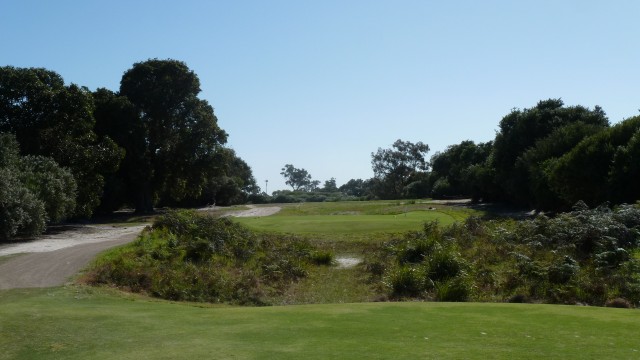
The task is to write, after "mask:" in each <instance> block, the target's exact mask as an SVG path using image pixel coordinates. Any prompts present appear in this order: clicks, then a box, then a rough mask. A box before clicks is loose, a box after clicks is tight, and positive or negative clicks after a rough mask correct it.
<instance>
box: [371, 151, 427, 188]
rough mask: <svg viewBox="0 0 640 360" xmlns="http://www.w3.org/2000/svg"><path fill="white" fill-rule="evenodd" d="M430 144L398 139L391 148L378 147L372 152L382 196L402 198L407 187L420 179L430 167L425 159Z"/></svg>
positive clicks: (373, 164) (374, 171) (372, 163)
mask: <svg viewBox="0 0 640 360" xmlns="http://www.w3.org/2000/svg"><path fill="white" fill-rule="evenodd" d="M428 152H429V145H427V144H424V143H422V142H421V141H419V142H417V143H415V144H414V143H412V142H410V141H402V140H400V139H398V140H396V141H395V142H394V143H393V145H392V147H391V148H390V149H382V148H378V151H377V152H375V153H371V166H372V168H373V174H374V178H375V179H376V181H377V183H378V186H377V191H376V193H377V195H378V196H380V197H381V198H401V197H402V195H403V191H405V187H406V186H408V185H409V184H410V183H411V182H414V181H420V180H421V177H422V175H424V173H425V171H426V170H427V168H428V163H427V161H426V160H425V156H426V154H427V153H428Z"/></svg>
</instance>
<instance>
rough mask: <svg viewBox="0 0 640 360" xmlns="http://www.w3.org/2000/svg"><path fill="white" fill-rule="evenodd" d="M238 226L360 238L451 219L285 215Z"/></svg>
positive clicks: (414, 214) (430, 213)
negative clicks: (357, 235) (356, 236)
mask: <svg viewBox="0 0 640 360" xmlns="http://www.w3.org/2000/svg"><path fill="white" fill-rule="evenodd" d="M237 221H238V222H240V223H242V224H245V225H247V226H248V227H250V228H252V229H254V230H261V231H273V232H283V233H299V234H364V233H379V232H387V233H395V232H402V231H411V230H418V229H420V228H421V227H422V225H423V224H424V223H425V222H427V221H438V222H439V223H440V224H442V225H449V224H451V223H453V222H455V221H456V218H454V217H453V216H452V215H450V214H448V213H446V212H442V211H437V210H424V211H411V212H408V213H402V214H393V215H286V216H284V215H283V216H266V217H260V218H238V219H237Z"/></svg>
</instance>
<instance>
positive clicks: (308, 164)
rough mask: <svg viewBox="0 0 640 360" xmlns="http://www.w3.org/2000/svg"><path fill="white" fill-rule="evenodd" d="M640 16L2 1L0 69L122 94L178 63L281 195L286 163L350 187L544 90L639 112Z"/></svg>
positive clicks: (489, 8) (531, 101) (616, 4)
mask: <svg viewBox="0 0 640 360" xmlns="http://www.w3.org/2000/svg"><path fill="white" fill-rule="evenodd" d="M639 18H640V1H636V0H628V1H624V0H608V1H606V0H602V1H589V0H579V1H570V0H566V1H563V0H554V1H544V0H535V1H533V0H531V1H524V0H523V1H514V0H505V1H497V0H484V1H477V0H468V1H465V0H458V1H454V0H452V1H430V0H422V1H419V0H415V1H412V0H388V1H379V0H321V1H320V0H319V1H307V0H295V1H294V0H261V1H258V0H255V1H249V0H227V1H215V0H208V1H207V0H202V1H195V0H181V1H161V0H144V1H137V0H110V1H97V0H96V1H92V0H55V1H53V0H40V1H35V0H0V39H1V45H0V46H1V47H0V65H12V66H17V67H44V68H47V69H50V70H53V71H56V72H57V73H59V74H60V75H62V77H63V78H64V79H65V81H66V82H67V83H76V84H79V85H83V86H87V87H88V88H89V89H91V90H95V89H96V88H98V87H106V88H108V89H112V90H118V88H119V84H120V79H121V77H122V74H123V73H124V72H125V71H126V70H128V69H129V68H131V66H132V65H133V63H135V62H139V61H144V60H147V59H150V58H159V59H167V58H171V59H177V60H182V61H184V62H186V63H187V65H188V66H189V67H190V68H191V69H192V70H194V71H195V72H196V74H197V75H198V76H199V78H200V82H201V84H202V93H201V98H204V99H206V100H208V101H209V102H210V103H211V104H212V105H213V106H214V108H215V112H216V115H217V117H218V119H219V124H220V126H221V127H222V128H223V129H225V130H226V131H227V132H228V133H229V135H230V136H229V143H228V146H230V147H232V148H233V149H235V150H236V152H237V153H238V155H239V156H240V157H241V158H243V159H244V160H245V161H246V162H247V163H248V164H249V165H250V166H251V167H252V169H253V173H254V176H255V177H256V180H257V181H258V184H259V185H260V186H262V188H263V190H264V184H265V180H269V187H268V191H269V192H272V191H273V190H276V189H285V188H287V186H286V185H285V184H284V179H283V178H282V176H281V175H280V169H281V168H282V167H283V166H284V165H285V164H293V165H294V166H296V167H298V168H304V169H306V170H308V171H309V173H310V174H311V175H312V176H313V179H314V180H320V181H321V182H323V183H324V181H325V180H328V179H330V178H331V177H335V178H336V182H337V184H338V185H341V184H343V183H345V182H347V181H348V180H349V179H352V178H362V179H367V178H370V177H371V176H372V175H373V173H372V170H371V153H372V152H375V151H376V150H377V149H378V148H379V147H382V148H388V147H390V146H391V144H392V143H393V142H394V141H395V140H397V139H402V140H405V141H406V140H408V141H412V142H417V141H422V142H424V143H427V144H429V146H430V147H431V152H430V153H429V156H431V155H432V154H433V153H434V152H436V151H442V150H444V149H445V148H446V147H447V146H448V145H452V144H457V143H459V142H461V141H463V140H473V141H476V142H485V141H489V140H492V139H493V137H494V136H495V131H496V129H497V127H498V123H499V122H500V120H501V119H502V117H503V116H505V115H506V114H507V113H509V112H510V111H511V109H513V108H521V109H522V108H528V107H532V106H535V104H536V103H537V102H538V101H539V100H542V99H548V98H562V99H563V100H564V102H565V104H566V105H583V106H587V107H589V108H593V107H594V106H595V105H600V106H602V107H603V108H604V110H605V112H606V113H607V114H608V116H609V119H610V121H611V122H612V123H616V122H619V121H620V120H622V119H624V118H627V117H631V116H635V115H636V114H637V113H638V109H639V108H640V91H639V89H640V27H638V19H639Z"/></svg>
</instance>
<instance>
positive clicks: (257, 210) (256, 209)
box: [198, 205, 281, 217]
mask: <svg viewBox="0 0 640 360" xmlns="http://www.w3.org/2000/svg"><path fill="white" fill-rule="evenodd" d="M247 207H248V208H249V209H247V210H238V211H229V212H226V213H224V214H223V215H222V216H223V217H224V216H231V217H262V216H270V215H273V214H275V213H277V212H278V211H280V210H281V208H280V207H279V206H255V205H247ZM216 209H224V207H216V206H208V207H203V208H200V209H198V211H214V210H216Z"/></svg>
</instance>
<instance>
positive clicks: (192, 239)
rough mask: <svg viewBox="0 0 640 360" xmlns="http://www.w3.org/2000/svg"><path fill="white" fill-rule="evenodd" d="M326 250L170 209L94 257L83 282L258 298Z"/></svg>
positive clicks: (181, 294) (256, 301)
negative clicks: (124, 242) (122, 244)
mask: <svg viewBox="0 0 640 360" xmlns="http://www.w3.org/2000/svg"><path fill="white" fill-rule="evenodd" d="M332 257H333V255H332V254H330V253H322V252H319V251H318V250H317V249H315V248H314V247H312V246H311V245H310V244H309V242H308V241H306V240H301V239H298V238H295V237H287V238H281V237H277V236H275V235H264V236H258V235H256V234H254V233H252V232H251V231H250V230H248V229H247V228H245V227H243V226H241V225H239V224H237V223H234V222H233V221H231V220H229V219H227V218H213V217H211V216H208V215H206V214H201V213H197V212H194V211H184V210H182V211H170V212H168V213H167V214H165V215H163V216H160V217H159V218H158V219H157V220H156V222H155V223H154V224H153V227H152V229H150V230H148V231H145V232H144V233H143V234H142V235H141V236H140V238H139V239H138V240H136V241H135V242H133V243H132V244H130V245H128V246H126V247H124V248H121V249H116V250H112V251H111V252H109V253H107V254H106V255H104V256H103V257H101V258H100V259H99V260H98V261H96V263H95V264H94V265H93V266H92V268H91V270H90V271H89V272H88V273H87V281H88V282H89V283H93V284H110V285H113V286H117V287H122V288H125V289H128V290H131V291H135V292H144V293H148V294H150V295H152V296H157V297H161V298H165V299H170V300H188V301H206V302H216V303H219V302H224V303H234V304H242V305H244V304H253V305H266V304H268V303H269V301H268V299H269V298H272V297H273V296H274V295H277V294H280V293H282V292H283V291H284V290H285V289H286V288H287V287H288V286H290V285H291V284H292V283H294V282H295V281H297V280H298V279H300V278H302V277H304V276H306V275H307V273H308V270H307V268H308V267H309V266H311V265H312V264H316V263H317V260H318V259H320V258H324V259H326V258H329V259H332ZM323 261H325V260H323Z"/></svg>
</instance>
